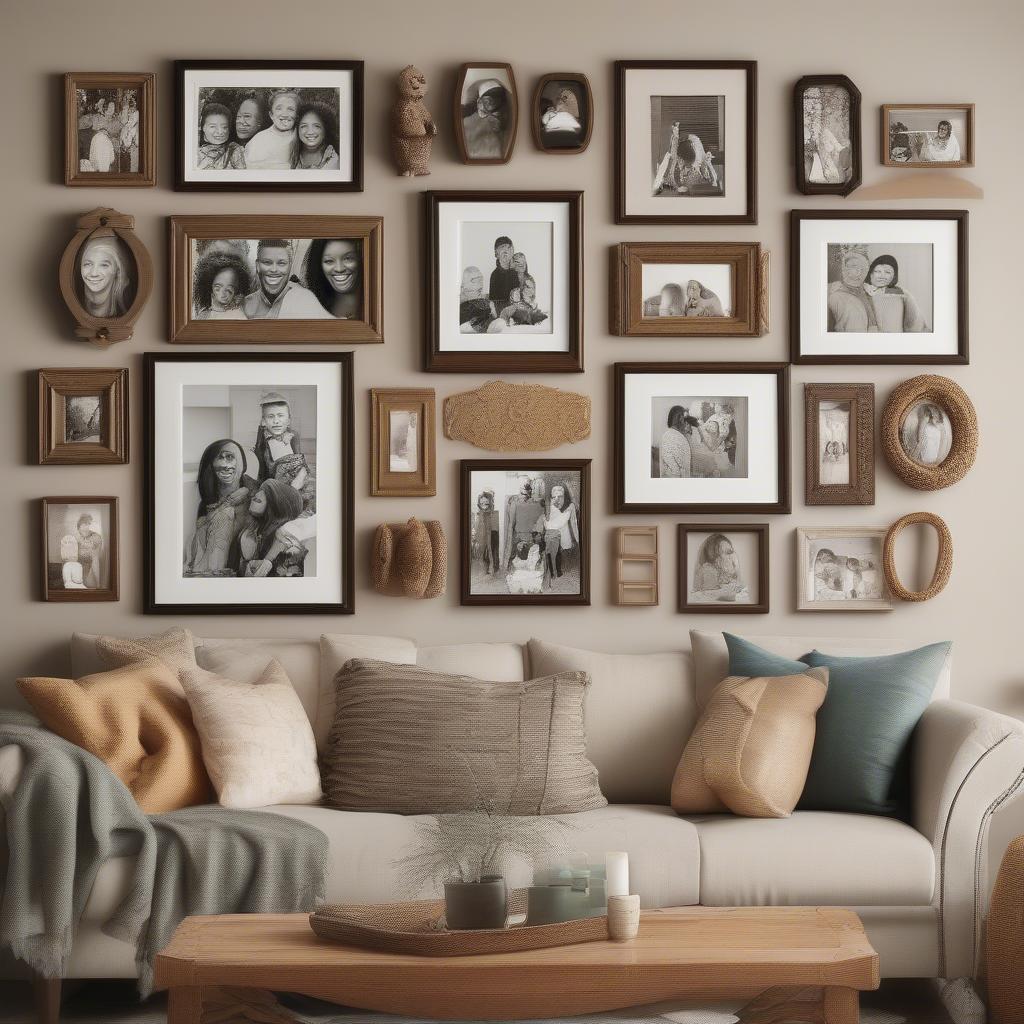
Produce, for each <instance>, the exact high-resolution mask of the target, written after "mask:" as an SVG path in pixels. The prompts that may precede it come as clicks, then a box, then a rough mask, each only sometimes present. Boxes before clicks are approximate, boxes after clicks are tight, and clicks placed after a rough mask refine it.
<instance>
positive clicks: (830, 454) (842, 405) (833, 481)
mask: <svg viewBox="0 0 1024 1024" xmlns="http://www.w3.org/2000/svg"><path fill="white" fill-rule="evenodd" d="M850 404H851V403H850V402H847V401H840V400H835V399H822V400H821V401H820V402H819V403H818V483H819V484H820V485H822V486H824V487H829V486H831V487H835V486H846V485H847V484H849V483H850V416H851V408H850Z"/></svg>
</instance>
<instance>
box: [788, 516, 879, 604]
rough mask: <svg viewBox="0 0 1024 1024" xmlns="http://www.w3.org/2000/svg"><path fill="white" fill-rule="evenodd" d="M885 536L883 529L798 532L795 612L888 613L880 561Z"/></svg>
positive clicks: (859, 527) (798, 530)
mask: <svg viewBox="0 0 1024 1024" xmlns="http://www.w3.org/2000/svg"><path fill="white" fill-rule="evenodd" d="M885 535H886V529H885V527H861V526H857V527H846V526H841V527H826V528H822V529H804V528H802V527H801V528H798V529H797V531H796V549H797V595H798V596H797V608H798V610H800V611H804V612H813V611H832V612H856V611H859V612H871V611H891V610H892V597H891V595H890V593H889V587H888V584H887V583H886V581H885V571H884V562H883V557H882V549H883V545H884V543H885Z"/></svg>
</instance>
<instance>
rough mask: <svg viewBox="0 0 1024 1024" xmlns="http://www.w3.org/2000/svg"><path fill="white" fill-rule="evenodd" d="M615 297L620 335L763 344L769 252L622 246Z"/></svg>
mask: <svg viewBox="0 0 1024 1024" xmlns="http://www.w3.org/2000/svg"><path fill="white" fill-rule="evenodd" d="M610 291H611V331H612V333H613V334H619V335H625V336H627V337H656V338H698V337H699V338H707V337H735V338H756V337H758V336H760V335H761V334H763V333H764V330H765V324H766V321H767V317H768V260H767V253H762V251H761V245H760V243H758V242H620V243H619V244H618V245H616V246H614V247H613V248H612V281H611V289H610Z"/></svg>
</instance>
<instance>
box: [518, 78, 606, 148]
mask: <svg viewBox="0 0 1024 1024" xmlns="http://www.w3.org/2000/svg"><path fill="white" fill-rule="evenodd" d="M563 90H564V91H568V92H569V94H570V95H569V96H568V97H565V98H564V99H563V98H562V96H561V93H562V91H563ZM545 103H550V104H552V106H551V107H549V108H548V111H551V112H553V116H552V113H548V112H547V111H545V109H543V107H544V104H545ZM566 115H568V117H566ZM545 116H547V117H548V120H547V121H545V120H544V118H545ZM572 121H575V122H576V125H573V124H572V123H571V122H572ZM562 122H564V125H563V123H562ZM530 129H531V131H532V132H533V142H534V145H535V146H536V147H537V149H539V150H540V151H541V152H542V153H550V154H551V155H552V156H575V155H577V154H579V153H583V152H585V151H586V149H587V146H589V145H590V137H591V135H592V134H593V132H594V93H593V90H592V89H591V88H590V79H589V78H587V76H586V75H585V74H583V73H582V72H580V71H552V72H550V73H549V74H546V75H541V77H540V78H539V79H537V85H536V86H535V87H534V90H533V105H532V106H531V108H530Z"/></svg>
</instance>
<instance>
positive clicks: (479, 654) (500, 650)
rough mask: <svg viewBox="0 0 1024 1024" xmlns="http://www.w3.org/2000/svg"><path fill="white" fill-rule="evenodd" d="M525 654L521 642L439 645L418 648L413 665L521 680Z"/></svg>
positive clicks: (506, 680)
mask: <svg viewBox="0 0 1024 1024" xmlns="http://www.w3.org/2000/svg"><path fill="white" fill-rule="evenodd" d="M525 654H526V649H525V648H524V647H523V645H522V644H507V643H494V644H487V643H485V644H440V645H437V646H434V647H420V648H419V649H418V650H417V651H416V664H417V665H419V666H420V668H428V669H430V671H431V672H449V673H451V674H452V675H456V676H472V677H473V678H474V679H493V680H495V681H496V682H499V683H521V682H522V681H523V680H524V679H527V678H529V676H528V673H527V671H526V664H525ZM544 674H545V675H549V674H550V673H544Z"/></svg>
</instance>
